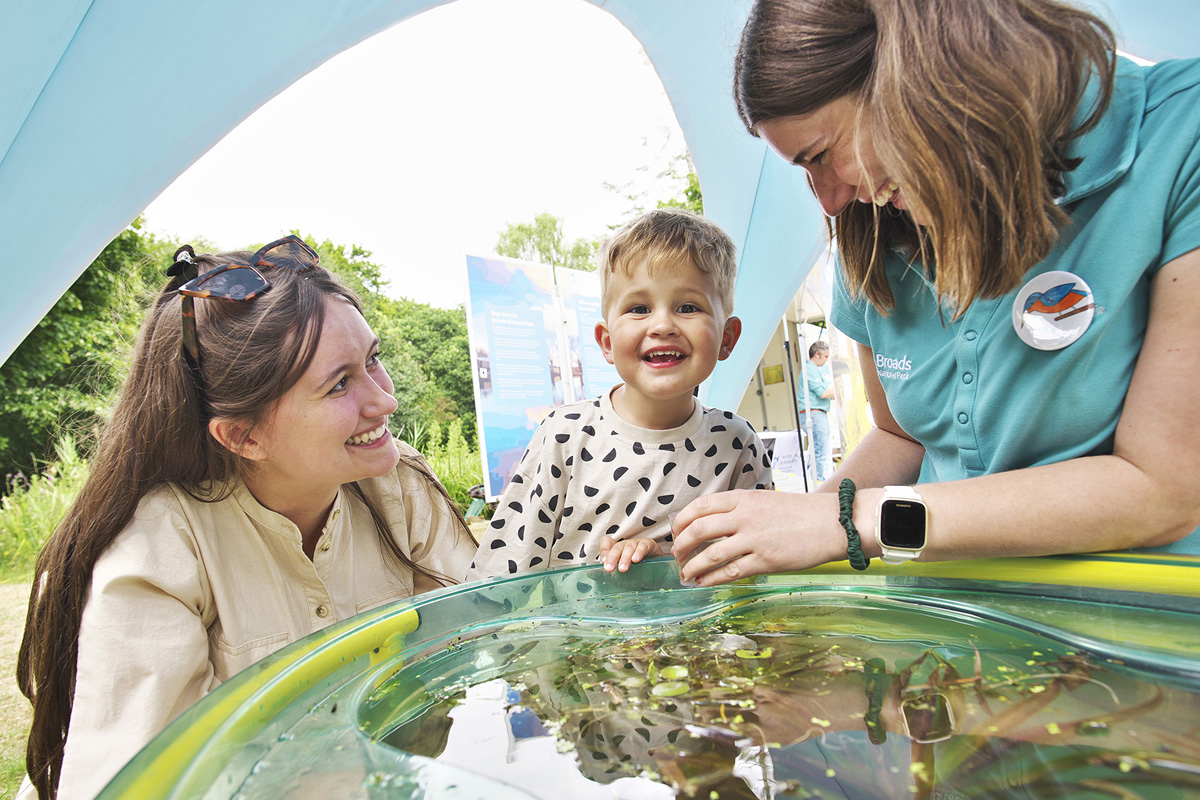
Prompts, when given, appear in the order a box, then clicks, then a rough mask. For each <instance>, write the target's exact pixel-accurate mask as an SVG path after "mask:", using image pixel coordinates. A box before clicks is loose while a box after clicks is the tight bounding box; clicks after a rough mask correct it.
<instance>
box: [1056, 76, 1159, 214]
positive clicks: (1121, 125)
mask: <svg viewBox="0 0 1200 800" xmlns="http://www.w3.org/2000/svg"><path fill="white" fill-rule="evenodd" d="M1098 91H1099V87H1098V86H1097V82H1096V80H1095V79H1094V78H1093V80H1092V81H1091V82H1089V84H1088V86H1087V89H1086V90H1085V91H1084V97H1083V102H1082V103H1080V107H1079V110H1077V111H1076V113H1075V119H1074V124H1076V125H1078V124H1079V123H1081V122H1083V120H1084V119H1085V118H1086V117H1087V114H1088V112H1089V111H1090V110H1091V108H1092V103H1093V102H1094V101H1095V98H1096V94H1097V92H1098ZM1145 110H1146V80H1145V77H1144V72H1143V68H1142V67H1140V66H1138V65H1137V64H1134V63H1133V62H1132V61H1130V60H1128V59H1125V58H1118V59H1117V73H1116V79H1115V81H1114V85H1113V98H1112V102H1110V103H1109V105H1108V109H1107V110H1106V111H1105V113H1104V116H1103V117H1101V118H1100V121H1099V123H1097V125H1096V127H1094V128H1092V129H1091V130H1090V131H1088V132H1087V133H1085V134H1084V135H1083V136H1081V137H1079V138H1078V139H1075V140H1073V141H1072V142H1071V143H1070V144H1069V145H1068V146H1067V157H1068V158H1082V159H1083V163H1081V164H1080V165H1079V166H1078V167H1076V168H1075V169H1073V170H1071V171H1070V172H1068V173H1066V174H1065V175H1064V176H1063V181H1064V183H1065V184H1066V188H1067V192H1066V194H1065V195H1063V197H1062V199H1061V200H1060V201H1059V202H1060V203H1061V204H1067V203H1074V202H1075V201H1077V200H1080V199H1082V198H1084V197H1086V196H1088V195H1089V194H1092V193H1093V192H1098V191H1100V190H1101V189H1103V188H1105V187H1106V186H1108V185H1110V184H1112V183H1113V182H1115V181H1116V180H1118V179H1119V178H1120V177H1121V176H1123V175H1124V174H1125V173H1126V172H1128V171H1129V167H1130V165H1131V164H1133V159H1134V157H1135V156H1136V155H1137V147H1138V134H1139V133H1140V132H1141V127H1142V117H1143V115H1144V114H1145Z"/></svg>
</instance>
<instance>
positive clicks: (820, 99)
mask: <svg viewBox="0 0 1200 800" xmlns="http://www.w3.org/2000/svg"><path fill="white" fill-rule="evenodd" d="M1115 69H1116V47H1115V39H1114V37H1113V34H1112V31H1111V30H1110V29H1109V28H1108V26H1107V25H1105V24H1104V22H1102V21H1101V20H1100V19H1099V18H1097V17H1095V16H1094V15H1092V14H1089V13H1087V12H1086V11H1083V10H1080V9H1078V8H1075V7H1073V6H1071V5H1068V4H1066V3H1062V2H1056V0H757V2H756V3H755V5H754V8H753V9H752V11H751V13H750V19H749V21H748V22H747V23H746V27H745V29H744V30H743V32H742V38H741V42H740V45H739V47H738V53H737V59H736V62H735V78H734V95H735V99H736V101H737V107H738V113H739V115H740V116H741V118H742V122H743V123H744V124H745V125H746V128H747V129H748V130H749V131H750V132H751V133H753V134H755V135H757V129H758V126H759V125H760V124H761V123H763V122H764V121H766V120H770V119H777V118H781V117H788V116H794V115H799V114H806V113H809V112H812V111H814V110H816V109H817V108H820V107H821V106H823V105H825V104H826V103H828V102H830V101H831V100H836V99H838V98H840V97H851V98H853V99H854V100H855V101H856V103H857V106H858V115H859V120H860V122H861V121H864V120H866V121H869V124H870V126H871V129H872V131H873V132H874V140H875V149H876V153H877V155H878V156H879V158H880V160H881V161H882V162H883V163H884V164H886V165H887V169H888V170H889V172H890V174H891V176H892V177H893V178H894V179H895V180H896V181H897V182H898V183H899V184H900V186H901V187H902V191H903V192H904V194H905V197H906V199H907V200H908V202H909V204H910V206H915V207H919V208H920V209H921V211H922V212H923V213H922V218H923V220H924V223H925V224H923V225H921V226H917V225H915V224H914V223H913V220H912V217H911V216H910V215H909V214H901V213H890V212H892V211H894V209H885V210H880V209H878V208H877V207H875V206H874V205H873V204H862V203H851V204H850V205H849V206H848V207H847V208H846V209H845V210H844V211H842V212H841V213H840V214H839V215H838V216H837V217H836V218H835V220H834V221H833V223H832V226H831V232H832V233H833V234H834V235H835V236H836V239H837V244H838V249H839V253H840V255H841V257H842V264H843V268H844V270H845V273H846V277H847V284H848V285H849V287H850V289H851V291H852V292H854V293H855V294H865V296H866V297H867V299H868V300H869V301H870V302H871V303H872V304H873V305H875V306H876V307H877V308H879V309H880V310H883V311H886V310H888V309H891V308H892V307H893V306H894V305H895V298H894V297H893V295H892V291H891V287H890V286H889V285H888V281H887V277H886V275H885V274H884V270H883V269H882V263H883V258H884V256H885V255H886V254H887V252H888V251H889V250H891V249H894V248H898V249H900V250H901V251H902V252H904V251H907V252H908V253H911V254H912V256H913V257H916V258H918V259H920V260H921V261H922V262H923V263H924V264H925V265H926V266H927V267H930V268H936V269H935V280H936V285H937V291H938V294H939V296H940V297H942V298H943V299H945V300H947V301H949V302H950V303H951V304H952V305H953V306H954V308H955V314H956V316H957V315H960V314H962V312H964V311H965V310H966V309H967V307H968V306H970V304H971V303H972V302H973V301H974V300H975V298H977V297H999V296H1000V295H1003V294H1004V293H1005V292H1007V291H1009V290H1011V289H1012V288H1013V287H1014V286H1016V285H1018V284H1019V283H1020V280H1021V277H1022V276H1023V275H1024V274H1025V273H1026V272H1027V271H1028V270H1029V269H1030V268H1031V267H1033V266H1034V265H1035V264H1037V263H1038V262H1039V261H1041V260H1042V259H1043V258H1045V257H1046V255H1047V254H1048V253H1049V252H1050V250H1051V248H1053V247H1054V245H1055V243H1056V241H1057V239H1058V231H1059V228H1060V227H1061V226H1062V225H1063V224H1065V223H1066V222H1067V220H1068V217H1067V215H1066V213H1065V212H1064V211H1063V210H1062V209H1061V208H1059V207H1058V205H1057V204H1056V202H1055V201H1056V200H1057V199H1058V198H1059V197H1061V196H1062V195H1063V194H1064V191H1065V189H1064V185H1063V178H1062V176H1063V173H1064V172H1065V171H1067V170H1070V169H1073V168H1074V167H1076V166H1078V162H1077V161H1076V162H1071V161H1069V160H1068V159H1067V158H1066V155H1065V154H1066V148H1067V145H1068V144H1069V142H1070V141H1071V140H1072V139H1074V138H1076V137H1078V136H1080V135H1082V134H1083V133H1085V132H1086V131H1088V130H1090V129H1091V128H1092V127H1094V126H1095V125H1096V123H1097V122H1098V120H1099V118H1100V116H1101V115H1102V114H1103V112H1104V110H1105V109H1106V108H1107V107H1108V103H1109V100H1110V99H1111V96H1112V89H1113V75H1114V72H1115ZM1093 76H1096V77H1097V78H1098V85H1099V88H1100V91H1099V93H1098V96H1097V99H1096V102H1095V103H1094V105H1092V106H1091V107H1090V108H1088V109H1085V110H1086V111H1088V112H1089V113H1088V116H1087V118H1086V119H1084V120H1083V122H1082V123H1081V124H1079V125H1078V126H1075V127H1073V122H1072V121H1073V118H1074V116H1075V113H1076V111H1077V110H1079V107H1080V103H1081V102H1082V100H1083V97H1084V90H1085V88H1086V86H1087V83H1088V81H1089V79H1091V78H1092V77H1093Z"/></svg>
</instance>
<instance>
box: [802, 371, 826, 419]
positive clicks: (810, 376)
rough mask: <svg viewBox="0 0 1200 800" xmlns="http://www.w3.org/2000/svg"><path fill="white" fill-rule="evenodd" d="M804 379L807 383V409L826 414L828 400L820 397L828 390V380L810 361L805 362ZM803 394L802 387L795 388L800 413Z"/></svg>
mask: <svg viewBox="0 0 1200 800" xmlns="http://www.w3.org/2000/svg"><path fill="white" fill-rule="evenodd" d="M804 379H805V381H807V383H808V407H809V408H815V409H818V410H820V411H825V412H828V411H829V404H830V400H829V398H828V397H821V395H823V394H825V391H826V390H827V389H828V388H829V379H828V378H826V377H825V372H824V370H822V369H821V368H820V367H818V366H817V365H816V364H814V363H813V362H811V361H805V362H804ZM803 392H804V387H803V386H802V385H801V386H797V387H796V400H797V402H798V403H799V404H800V410H801V411H803V410H804V397H803Z"/></svg>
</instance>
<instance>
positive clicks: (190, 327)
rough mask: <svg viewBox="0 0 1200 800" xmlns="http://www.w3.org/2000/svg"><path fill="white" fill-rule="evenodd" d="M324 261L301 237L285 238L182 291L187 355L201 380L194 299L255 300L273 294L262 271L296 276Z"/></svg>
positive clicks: (199, 278) (184, 344)
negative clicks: (283, 270)
mask: <svg viewBox="0 0 1200 800" xmlns="http://www.w3.org/2000/svg"><path fill="white" fill-rule="evenodd" d="M320 261H321V257H320V256H318V255H317V251H315V250H313V249H312V248H311V247H309V246H308V245H307V244H305V243H304V240H303V239H301V238H300V237H299V236H295V235H292V236H285V237H283V238H282V239H276V240H275V241H273V242H271V243H270V244H265V245H263V246H262V247H260V248H259V249H258V251H257V252H256V253H255V254H254V255H252V256H250V263H249V264H238V263H232V264H226V265H225V266H223V267H218V268H217V269H214V270H212V271H211V272H206V273H204V274H203V275H200V276H198V277H196V278H193V279H192V280H190V281H188V282H187V283H185V284H184V285H183V286H180V287H179V294H180V295H182V296H183V352H184V354H185V355H186V356H187V357H188V361H189V363H190V364H191V365H192V368H193V369H194V370H195V372H196V374H197V376H199V374H200V342H199V340H198V339H197V338H196V305H195V301H194V300H193V299H192V298H193V297H213V298H216V299H218V300H236V301H242V300H253V299H254V298H256V297H258V296H259V295H262V294H266V293H267V292H268V291H270V290H271V281H270V280H268V279H267V277H266V276H265V275H263V274H262V273H261V272H259V270H258V268H259V267H262V268H264V269H265V268H268V267H284V268H286V269H290V270H292V271H293V272H304V271H305V270H308V269H312V268H313V267H315V266H316V265H317V264H319V263H320Z"/></svg>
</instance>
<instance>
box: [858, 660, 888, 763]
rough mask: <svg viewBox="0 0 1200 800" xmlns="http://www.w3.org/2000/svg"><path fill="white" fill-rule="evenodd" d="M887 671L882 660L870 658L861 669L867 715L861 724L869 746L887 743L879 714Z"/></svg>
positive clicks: (881, 707) (885, 686) (885, 685)
mask: <svg viewBox="0 0 1200 800" xmlns="http://www.w3.org/2000/svg"><path fill="white" fill-rule="evenodd" d="M887 677H888V674H887V670H886V669H885V668H884V664H883V659H882V658H872V659H871V660H870V661H868V662H867V663H866V666H865V667H864V668H863V678H864V682H865V683H866V687H865V688H866V691H867V713H866V715H865V716H864V717H863V722H865V723H866V725H867V738H868V739H870V740H871V744H883V743H884V742H886V741H887V731H886V730H884V728H883V721H882V720H880V719H879V712H881V711H882V710H883V692H884V690H885V689H886V688H887V681H886V679H887Z"/></svg>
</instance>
